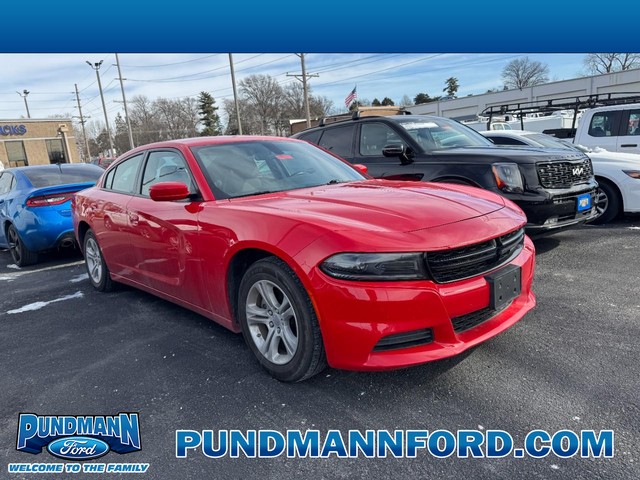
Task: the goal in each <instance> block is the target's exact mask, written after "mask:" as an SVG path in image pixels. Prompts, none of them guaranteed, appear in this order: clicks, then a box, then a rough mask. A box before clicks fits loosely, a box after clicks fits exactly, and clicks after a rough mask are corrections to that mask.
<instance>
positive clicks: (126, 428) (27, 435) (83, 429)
mask: <svg viewBox="0 0 640 480" xmlns="http://www.w3.org/2000/svg"><path fill="white" fill-rule="evenodd" d="M45 445H46V446H47V451H48V452H49V453H50V454H51V455H54V456H56V457H58V458H63V459H65V460H74V461H82V460H92V459H95V458H99V457H101V456H103V455H106V454H107V453H109V451H111V450H113V451H114V452H116V453H120V454H124V453H130V452H135V451H138V450H140V425H139V422H138V414H137V413H119V414H118V415H114V416H40V415H36V414H33V413H22V414H20V420H19V423H18V440H17V447H16V448H17V449H18V450H19V451H23V452H28V453H33V454H38V453H41V452H42V448H43V447H44V446H45Z"/></svg>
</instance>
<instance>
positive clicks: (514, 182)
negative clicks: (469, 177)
mask: <svg viewBox="0 0 640 480" xmlns="http://www.w3.org/2000/svg"><path fill="white" fill-rule="evenodd" d="M491 170H492V171H493V176H494V177H495V178H496V184H497V185H498V188H499V189H500V190H502V191H503V192H514V193H521V192H523V191H524V187H523V184H522V175H520V169H519V168H518V165H516V164H515V163H494V164H493V165H491Z"/></svg>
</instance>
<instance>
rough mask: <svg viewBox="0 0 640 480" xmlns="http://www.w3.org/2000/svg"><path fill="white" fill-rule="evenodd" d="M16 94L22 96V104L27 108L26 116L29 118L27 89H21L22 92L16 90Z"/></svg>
mask: <svg viewBox="0 0 640 480" xmlns="http://www.w3.org/2000/svg"><path fill="white" fill-rule="evenodd" d="M16 93H17V94H18V95H20V96H21V97H22V99H23V100H24V106H25V108H26V109H27V118H31V114H30V113H29V104H28V103H27V95H29V90H26V89H25V90H23V91H22V93H20V92H16Z"/></svg>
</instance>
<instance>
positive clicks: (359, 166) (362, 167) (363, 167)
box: [353, 163, 369, 174]
mask: <svg viewBox="0 0 640 480" xmlns="http://www.w3.org/2000/svg"><path fill="white" fill-rule="evenodd" d="M353 168H355V169H356V170H358V171H359V172H360V173H365V174H366V173H367V172H368V171H369V168H368V167H367V166H366V165H363V164H361V163H354V164H353Z"/></svg>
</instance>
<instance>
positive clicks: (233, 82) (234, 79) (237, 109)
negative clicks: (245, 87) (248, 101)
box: [229, 54, 242, 135]
mask: <svg viewBox="0 0 640 480" xmlns="http://www.w3.org/2000/svg"><path fill="white" fill-rule="evenodd" d="M229 68H230V69H231V84H232V85H233V101H234V102H235V104H236V118H237V119H238V134H239V135H242V124H241V123H240V104H239V103H238V92H237V91H236V73H235V71H234V70H233V55H232V54H229Z"/></svg>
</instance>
